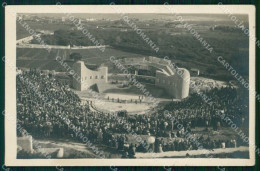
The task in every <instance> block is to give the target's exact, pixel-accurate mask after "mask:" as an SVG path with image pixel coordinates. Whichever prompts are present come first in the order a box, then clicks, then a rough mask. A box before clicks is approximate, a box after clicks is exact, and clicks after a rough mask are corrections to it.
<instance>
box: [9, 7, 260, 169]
mask: <svg viewBox="0 0 260 171" xmlns="http://www.w3.org/2000/svg"><path fill="white" fill-rule="evenodd" d="M62 7H63V9H65V10H66V11H68V12H70V13H72V14H73V13H86V14H87V13H99V14H100V13H117V12H116V11H115V9H114V8H115V7H111V6H110V5H62ZM116 7H117V8H119V9H120V11H124V12H125V13H168V14H169V15H172V14H171V12H170V11H169V9H167V8H166V7H165V5H163V4H162V5H117V6H116ZM225 7H227V8H228V9H229V10H230V12H231V13H233V14H247V15H248V16H249V30H250V33H253V35H255V15H256V14H255V6H253V5H225ZM171 8H173V9H174V11H176V12H177V13H180V14H181V13H184V14H185V13H186V14H188V13H200V14H205V15H207V14H216V13H218V14H221V13H224V12H223V10H222V9H221V8H220V7H219V6H218V5H171ZM17 13H28V14H29V13H62V12H61V11H60V10H59V7H57V6H56V5H35V6H33V5H21V6H18V5H10V6H9V5H7V6H6V7H5V32H6V33H5V44H6V46H5V52H6V54H5V58H6V59H8V60H9V62H10V63H13V64H14V65H16V14H17ZM230 22H232V21H230ZM249 41H250V42H249V65H250V67H249V70H250V71H249V86H250V87H253V88H255V42H254V41H253V40H252V39H249ZM249 94H250V93H249ZM249 99H250V100H249V113H250V114H249V115H250V116H249V122H250V124H249V142H250V143H249V144H250V148H249V156H250V159H229V158H212V159H207V158H171V159H170V158H164V159H161V158H160V159H159V158H156V159H16V153H17V148H16V147H17V145H16V124H15V123H16V71H15V67H8V66H7V63H6V64H5V113H6V114H8V115H9V117H5V165H6V166H252V165H254V164H255V152H254V147H253V145H252V144H255V143H254V142H255V98H254V96H253V95H252V94H250V97H249ZM10 117H11V118H12V119H10ZM13 119H14V120H15V122H14V121H13Z"/></svg>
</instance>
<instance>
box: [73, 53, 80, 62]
mask: <svg viewBox="0 0 260 171" xmlns="http://www.w3.org/2000/svg"><path fill="white" fill-rule="evenodd" d="M70 59H73V60H74V61H79V60H81V59H82V56H81V54H80V53H72V54H70Z"/></svg>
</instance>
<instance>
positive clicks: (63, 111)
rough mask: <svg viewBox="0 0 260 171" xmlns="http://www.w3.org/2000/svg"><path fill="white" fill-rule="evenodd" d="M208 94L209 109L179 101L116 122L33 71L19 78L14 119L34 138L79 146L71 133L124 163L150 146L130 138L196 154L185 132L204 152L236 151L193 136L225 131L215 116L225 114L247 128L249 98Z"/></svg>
mask: <svg viewBox="0 0 260 171" xmlns="http://www.w3.org/2000/svg"><path fill="white" fill-rule="evenodd" d="M240 93H242V92H240ZM206 94H207V96H209V97H212V99H213V101H214V103H213V106H212V105H209V104H207V103H206V102H204V101H203V100H202V99H201V97H199V96H198V95H196V94H192V95H191V96H190V97H189V98H187V99H184V100H183V101H179V102H171V103H169V104H167V105H166V106H164V107H161V108H158V110H157V111H156V112H155V113H153V114H151V115H122V116H118V117H115V115H114V114H110V113H102V112H98V111H92V110H91V103H84V104H83V103H82V102H81V100H80V98H79V97H78V96H77V95H76V94H75V93H74V92H73V90H71V89H70V87H69V86H68V85H66V84H64V83H62V82H60V81H59V80H58V79H56V78H55V76H54V75H52V74H45V73H42V72H41V71H37V70H32V69H31V70H30V71H23V72H21V73H20V74H19V75H17V117H18V122H19V123H20V124H21V126H22V127H23V128H24V129H25V130H26V131H27V132H29V133H30V134H32V136H34V137H43V136H44V137H47V138H70V139H74V140H79V141H80V137H79V136H77V135H76V134H75V132H81V133H82V134H83V135H84V136H85V137H87V138H88V139H89V140H90V141H91V142H93V143H95V144H102V145H106V146H108V147H110V148H112V149H116V150H118V151H120V152H122V153H123V156H122V157H130V158H133V157H134V154H135V152H147V151H148V150H147V148H145V147H144V144H148V142H146V141H145V143H133V142H132V143H131V142H130V141H129V136H130V135H131V134H133V133H135V134H137V135H151V136H154V137H156V139H155V142H154V144H153V145H152V146H151V147H149V149H152V151H153V152H162V151H181V150H196V149H198V145H196V144H195V143H194V142H192V141H190V140H189V139H187V138H185V136H186V134H185V132H186V133H187V132H189V133H191V134H192V135H193V136H195V137H196V138H197V140H198V141H199V142H200V143H201V144H202V146H203V147H204V148H207V149H214V148H220V147H223V143H225V147H236V146H237V140H234V139H232V141H231V140H223V141H220V140H214V139H210V137H208V138H205V137H203V135H201V134H199V133H195V132H193V131H192V130H193V129H194V128H196V127H202V128H205V131H207V130H209V129H210V127H212V128H213V129H214V130H216V131H217V130H218V129H219V127H222V126H227V125H225V122H223V121H222V120H221V119H220V118H219V117H218V116H217V115H216V113H215V112H216V110H223V111H224V112H225V113H226V114H227V116H229V117H230V118H231V119H234V122H237V125H241V126H243V125H246V124H248V106H247V105H246V104H248V103H247V102H248V101H247V102H246V100H247V99H246V97H248V96H246V95H244V94H242V95H241V94H238V92H237V90H236V89H235V88H232V87H226V88H222V89H220V90H219V89H213V90H211V91H208V92H206ZM238 96H243V98H238ZM184 109H185V110H184ZM165 110H167V111H169V112H170V113H171V115H172V116H174V117H175V118H176V119H177V120H178V123H180V124H182V125H183V128H182V129H179V128H178V127H177V124H175V123H174V122H173V121H172V120H170V119H169V118H168V117H166V116H165V115H164V111H165ZM119 120H120V121H119ZM71 125H72V126H71ZM75 130H77V131H75ZM19 135H20V133H19V132H18V136H19ZM148 145H149V144H148Z"/></svg>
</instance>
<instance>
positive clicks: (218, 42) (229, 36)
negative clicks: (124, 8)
mask: <svg viewBox="0 0 260 171" xmlns="http://www.w3.org/2000/svg"><path fill="white" fill-rule="evenodd" d="M149 16H153V17H154V19H147V18H149ZM107 17H108V18H109V17H111V15H107ZM117 17H118V16H117ZM131 17H134V18H132V19H133V21H134V23H135V24H136V25H137V27H138V28H140V29H142V31H143V33H144V34H145V35H146V37H148V38H149V39H150V40H151V41H153V42H154V43H155V44H156V46H157V47H159V51H158V52H156V51H154V50H153V49H152V48H151V47H150V46H149V45H148V44H147V43H146V42H145V41H144V40H143V39H142V37H141V36H140V35H138V34H137V33H136V32H135V31H134V30H133V29H132V28H131V27H129V26H128V25H127V24H126V23H125V22H124V21H123V20H122V19H121V20H114V21H106V20H97V21H94V22H85V21H83V22H82V23H83V26H84V28H87V29H88V31H89V33H91V35H93V37H95V39H96V40H98V41H99V42H101V43H102V44H103V45H110V46H111V47H113V48H106V50H105V52H104V53H103V52H101V51H100V50H99V49H89V50H86V49H82V50H72V51H71V52H79V53H80V54H81V55H82V56H83V59H84V60H85V61H86V62H87V63H90V64H98V65H99V64H101V63H106V61H108V59H109V57H110V56H115V57H119V58H121V57H138V56H157V57H161V58H163V57H164V56H168V57H169V58H170V59H171V60H172V61H173V62H174V63H176V64H177V66H179V67H184V68H187V69H191V68H197V69H199V70H200V73H201V74H202V75H203V76H207V77H212V78H218V79H220V80H221V79H223V80H230V79H234V78H233V77H232V75H231V74H230V72H228V71H227V70H226V69H225V68H224V66H223V65H222V64H220V63H219V62H218V61H217V57H218V56H222V57H223V59H225V60H226V61H228V63H229V64H230V65H232V67H233V68H235V69H236V71H237V72H238V73H239V74H240V75H242V76H245V77H246V76H248V70H249V69H248V68H249V60H248V59H249V51H248V47H249V42H248V40H249V38H248V37H247V36H246V35H245V34H244V33H242V31H241V30H239V29H236V30H235V31H230V30H228V29H227V30H225V29H222V30H221V29H218V30H217V29H216V30H212V29H210V28H212V27H215V26H220V27H228V28H232V29H233V28H235V25H234V23H233V22H232V21H230V20H229V19H228V17H227V16H225V15H210V16H204V15H196V16H195V15H194V16H191V15H184V18H185V19H186V20H187V22H188V23H189V24H191V25H192V28H193V29H195V30H196V31H197V32H198V34H200V35H201V36H200V37H202V38H203V40H205V41H206V42H207V43H208V44H210V46H211V47H212V48H213V52H212V53H210V52H209V51H208V50H207V49H206V48H205V47H204V46H203V45H202V44H201V43H200V41H199V40H198V39H196V38H195V37H194V36H193V35H192V34H190V32H189V31H188V30H187V29H185V28H183V27H182V26H181V24H180V23H179V22H174V19H175V18H174V16H173V15H162V14H161V15H160V14H145V15H143V19H136V16H134V15H131ZM239 17H241V16H239ZM137 18H138V17H137ZM101 19H102V17H101ZM242 19H243V21H245V22H244V23H245V26H246V27H247V25H248V23H247V18H246V16H242ZM26 22H27V24H28V25H30V28H32V29H35V30H37V29H40V30H50V31H57V30H65V32H64V31H63V34H64V33H65V34H66V33H67V32H68V35H70V34H72V33H73V34H74V32H73V31H72V30H71V29H72V28H75V26H73V24H72V23H69V22H67V23H64V24H61V23H60V24H58V23H52V24H44V23H43V22H36V21H32V20H31V21H26ZM122 29H126V30H127V31H122ZM75 33H76V32H75ZM80 34H82V33H80V31H78V32H77V35H79V36H78V37H75V40H71V39H62V38H63V37H65V36H66V35H64V36H62V35H56V36H55V34H54V36H52V35H49V36H46V37H45V38H46V42H47V40H53V41H50V42H52V43H55V42H63V43H65V44H66V42H67V41H71V42H76V43H79V39H80V41H83V42H84V43H86V44H89V45H93V43H91V41H90V40H89V39H88V38H87V37H86V35H83V34H82V35H81V36H80ZM26 35H28V33H27V31H26V30H25V29H24V28H22V26H21V25H19V24H18V25H17V39H18V38H22V37H25V36H26ZM68 35H67V36H66V37H69V38H72V39H73V36H72V37H71V36H68ZM67 43H68V42H67ZM43 51H44V50H41V49H35V50H32V49H17V59H19V60H20V59H31V60H38V59H46V60H50V59H54V58H55V55H57V53H58V52H57V51H60V54H63V53H64V52H62V51H66V54H69V52H68V50H55V49H53V50H52V52H51V53H50V54H47V52H43ZM209 70H210V71H211V73H209Z"/></svg>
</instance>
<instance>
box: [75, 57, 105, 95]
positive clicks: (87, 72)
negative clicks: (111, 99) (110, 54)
mask: <svg viewBox="0 0 260 171" xmlns="http://www.w3.org/2000/svg"><path fill="white" fill-rule="evenodd" d="M73 70H74V71H75V72H76V73H77V74H78V76H79V77H80V81H79V79H76V77H75V78H74V77H73V81H72V84H73V87H74V88H75V89H76V90H78V91H83V90H87V89H88V88H90V87H92V86H94V85H97V86H98V85H99V84H105V83H107V72H108V68H107V67H100V68H98V69H97V70H91V69H88V68H87V67H86V65H85V64H84V62H83V61H77V62H76V63H74V64H73Z"/></svg>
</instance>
